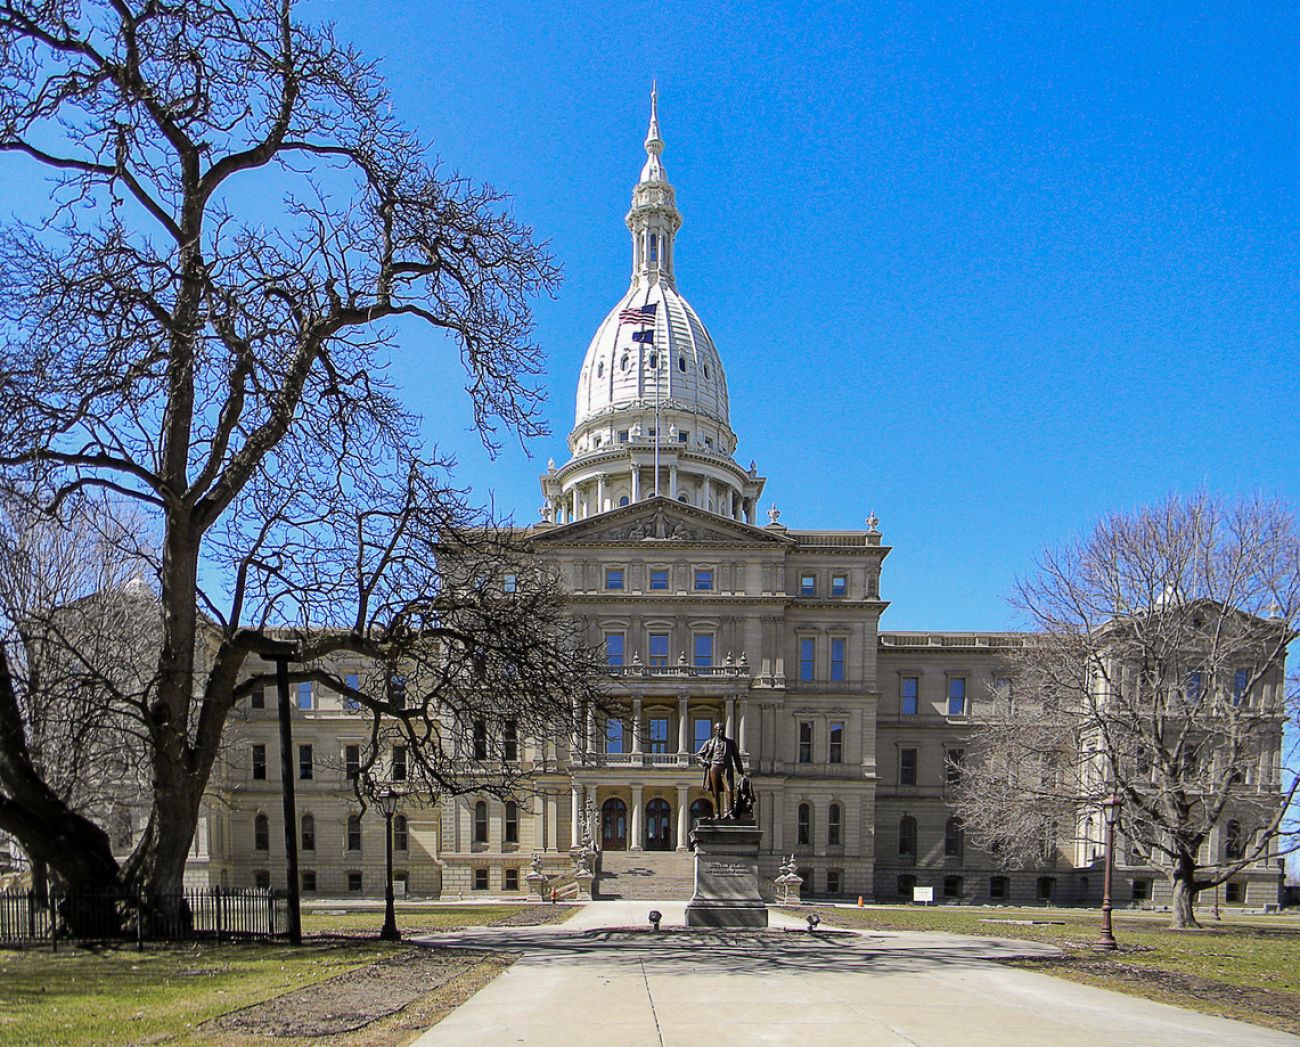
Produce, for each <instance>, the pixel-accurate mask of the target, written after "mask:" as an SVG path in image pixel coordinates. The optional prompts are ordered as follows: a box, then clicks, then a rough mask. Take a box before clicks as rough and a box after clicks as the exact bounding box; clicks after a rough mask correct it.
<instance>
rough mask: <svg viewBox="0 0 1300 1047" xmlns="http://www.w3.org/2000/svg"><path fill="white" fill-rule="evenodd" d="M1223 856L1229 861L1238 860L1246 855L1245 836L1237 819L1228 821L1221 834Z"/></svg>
mask: <svg viewBox="0 0 1300 1047" xmlns="http://www.w3.org/2000/svg"><path fill="white" fill-rule="evenodd" d="M1223 856H1224V857H1225V858H1226V859H1227V860H1228V861H1230V862H1235V861H1240V860H1241V859H1242V858H1244V857H1245V856H1246V837H1245V835H1244V834H1243V833H1242V831H1241V823H1240V822H1238V821H1231V822H1229V823H1228V827H1227V830H1226V831H1225V832H1224V834H1223Z"/></svg>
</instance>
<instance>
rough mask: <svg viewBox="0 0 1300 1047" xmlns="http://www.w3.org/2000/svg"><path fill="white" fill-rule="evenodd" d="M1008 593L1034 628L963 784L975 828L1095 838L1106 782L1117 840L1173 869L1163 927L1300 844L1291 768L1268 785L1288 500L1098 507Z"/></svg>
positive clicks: (1036, 837)
mask: <svg viewBox="0 0 1300 1047" xmlns="http://www.w3.org/2000/svg"><path fill="white" fill-rule="evenodd" d="M1017 603H1018V605H1019V606H1020V607H1021V608H1022V609H1023V610H1024V611H1026V612H1027V613H1028V615H1029V617H1030V619H1031V621H1032V622H1033V624H1034V626H1035V627H1036V629H1035V631H1034V632H1032V633H1031V634H1030V635H1028V636H1027V637H1026V638H1025V643H1024V646H1023V648H1021V649H1020V650H1019V652H1018V653H1017V654H1015V655H1014V656H1013V659H1012V661H1013V669H1014V681H1015V682H1014V691H1013V692H1012V693H1010V694H1002V695H995V696H993V700H992V702H991V703H989V706H988V708H989V710H990V711H989V712H988V714H987V715H985V716H983V717H982V722H981V724H980V729H979V730H978V731H977V732H975V733H974V738H973V742H972V750H973V751H972V753H971V759H970V761H969V765H968V767H967V768H966V773H965V775H964V776H963V784H962V788H961V790H960V794H959V799H958V811H959V813H960V815H961V817H962V818H963V820H964V822H965V823H966V825H967V827H968V829H969V830H970V831H971V832H972V834H973V835H974V836H975V838H976V839H980V840H982V841H983V842H984V843H985V844H986V845H988V846H989V847H990V849H991V850H993V851H994V852H995V853H998V854H1000V855H1001V856H1003V858H1004V860H1006V861H1008V862H1010V863H1013V864H1025V863H1033V862H1035V861H1040V860H1041V859H1042V857H1043V853H1042V852H1043V851H1044V850H1045V849H1046V850H1049V851H1054V849H1055V842H1056V840H1057V839H1058V838H1059V837H1061V836H1064V837H1065V838H1073V839H1078V840H1089V839H1091V840H1094V841H1095V839H1096V836H1095V835H1094V834H1095V833H1099V831H1100V825H1101V818H1100V812H1099V809H1098V805H1099V804H1100V802H1101V801H1102V800H1103V799H1104V798H1105V797H1106V796H1108V795H1110V794H1111V793H1118V795H1119V796H1120V797H1121V799H1122V801H1123V808H1122V816H1121V822H1120V833H1121V836H1122V837H1123V838H1124V840H1125V841H1126V847H1127V851H1126V853H1127V855H1128V856H1130V857H1131V859H1132V860H1133V861H1134V862H1135V863H1141V864H1151V865H1153V866H1155V867H1157V868H1160V869H1162V870H1163V871H1164V872H1165V873H1166V874H1167V875H1168V876H1169V878H1170V879H1171V881H1172V884H1173V900H1174V905H1173V926H1175V927H1190V926H1194V925H1195V923H1196V919H1195V911H1194V906H1195V901H1196V896H1197V894H1198V893H1199V892H1201V891H1203V890H1206V889H1207V888H1212V887H1214V886H1215V885H1217V884H1220V883H1223V882H1224V881H1225V880H1227V879H1228V878H1229V877H1231V876H1233V875H1235V874H1236V873H1238V872H1240V871H1241V870H1242V869H1244V868H1246V867H1247V866H1250V865H1253V864H1256V863H1259V862H1261V861H1265V860H1276V859H1277V858H1278V857H1279V856H1281V855H1282V854H1285V853H1287V852H1288V851H1289V850H1291V849H1293V848H1294V847H1295V846H1296V842H1295V841H1296V834H1295V826H1293V825H1291V824H1289V823H1288V821H1287V818H1288V814H1289V807H1290V802H1291V799H1292V798H1293V796H1294V795H1295V792H1296V786H1297V782H1296V778H1295V776H1294V773H1290V772H1288V773H1287V778H1288V779H1289V780H1288V781H1285V782H1282V781H1280V776H1281V775H1282V774H1283V773H1284V772H1283V769H1282V767H1281V758H1282V739H1283V726H1284V724H1285V723H1286V721H1287V720H1288V718H1291V717H1293V716H1294V713H1295V707H1296V694H1295V690H1294V687H1292V688H1290V689H1288V683H1287V680H1286V678H1285V673H1284V665H1285V658H1286V651H1287V646H1288V644H1290V643H1291V641H1293V640H1294V639H1295V638H1296V636H1297V635H1298V634H1300V632H1298V626H1300V534H1298V533H1297V529H1296V524H1295V518H1294V515H1293V514H1292V513H1291V511H1290V510H1289V509H1287V508H1286V507H1285V506H1283V505H1281V504H1279V503H1276V502H1270V501H1265V500H1263V499H1258V498H1257V499H1249V500H1245V501H1239V502H1236V503H1225V502H1223V501H1221V500H1217V499H1215V498H1212V497H1210V496H1208V495H1205V494H1201V495H1198V496H1196V497H1193V498H1189V499H1179V498H1170V499H1169V500H1168V501H1166V502H1165V503H1164V504H1162V505H1158V506H1155V507H1153V508H1149V509H1143V510H1140V511H1138V512H1135V513H1133V514H1131V515H1122V514H1116V515H1112V516H1109V517H1107V518H1105V519H1103V520H1102V521H1101V522H1100V523H1099V524H1098V525H1097V527H1096V529H1095V530H1094V531H1093V533H1092V534H1090V535H1088V536H1087V537H1086V538H1083V539H1081V540H1078V541H1076V542H1074V543H1073V544H1070V545H1068V546H1066V547H1065V548H1063V549H1061V550H1059V551H1056V552H1048V553H1045V554H1044V555H1043V557H1042V558H1041V560H1040V562H1039V564H1038V571H1037V573H1036V574H1035V575H1034V576H1033V577H1032V578H1029V579H1028V580H1025V581H1022V582H1020V583H1019V584H1018V587H1017ZM1090 830H1091V831H1090Z"/></svg>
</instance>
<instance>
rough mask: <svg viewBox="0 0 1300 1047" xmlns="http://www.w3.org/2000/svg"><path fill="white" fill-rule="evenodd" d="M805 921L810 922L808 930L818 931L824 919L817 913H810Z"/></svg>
mask: <svg viewBox="0 0 1300 1047" xmlns="http://www.w3.org/2000/svg"><path fill="white" fill-rule="evenodd" d="M805 919H806V920H807V921H808V930H810V931H815V930H817V925H818V924H819V923H821V922H822V918H821V917H820V916H818V915H817V914H816V913H815V912H810V913H809V914H808V915H807V916H806V917H805Z"/></svg>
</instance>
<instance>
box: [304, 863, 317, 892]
mask: <svg viewBox="0 0 1300 1047" xmlns="http://www.w3.org/2000/svg"><path fill="white" fill-rule="evenodd" d="M302 893H303V894H315V893H316V873H315V871H314V870H312V869H307V870H306V871H304V872H303V874H302Z"/></svg>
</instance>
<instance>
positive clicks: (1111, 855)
mask: <svg viewBox="0 0 1300 1047" xmlns="http://www.w3.org/2000/svg"><path fill="white" fill-rule="evenodd" d="M1123 802H1124V801H1123V800H1122V799H1121V798H1120V796H1119V794H1118V793H1111V794H1110V795H1109V796H1107V797H1106V799H1104V800H1102V801H1101V811H1102V814H1104V815H1105V817H1106V854H1105V857H1104V858H1103V859H1102V861H1103V862H1104V863H1105V864H1104V871H1103V873H1102V880H1101V934H1100V935H1099V936H1098V937H1097V941H1096V943H1095V944H1094V945H1093V948H1094V949H1096V950H1097V951H1098V952H1114V951H1115V950H1116V949H1117V948H1119V943H1118V942H1117V941H1115V935H1114V932H1113V931H1112V930H1111V925H1110V911H1111V908H1112V906H1111V903H1110V874H1111V870H1112V869H1114V867H1115V823H1116V822H1117V821H1118V820H1119V809H1120V806H1121V804H1123Z"/></svg>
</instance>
